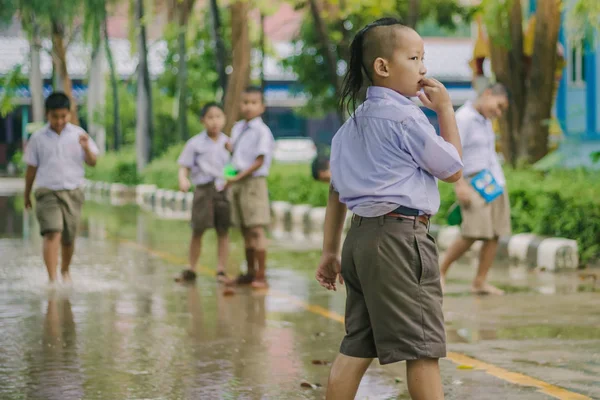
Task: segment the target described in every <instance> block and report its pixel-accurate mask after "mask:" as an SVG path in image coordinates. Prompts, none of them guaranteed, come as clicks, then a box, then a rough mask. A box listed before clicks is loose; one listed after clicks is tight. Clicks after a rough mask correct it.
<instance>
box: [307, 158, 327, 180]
mask: <svg viewBox="0 0 600 400" xmlns="http://www.w3.org/2000/svg"><path fill="white" fill-rule="evenodd" d="M328 169H329V158H327V157H325V156H322V155H320V156H317V157H315V159H314V160H313V162H312V164H311V173H312V177H313V179H314V180H316V181H318V180H319V172H322V171H327V170H328Z"/></svg>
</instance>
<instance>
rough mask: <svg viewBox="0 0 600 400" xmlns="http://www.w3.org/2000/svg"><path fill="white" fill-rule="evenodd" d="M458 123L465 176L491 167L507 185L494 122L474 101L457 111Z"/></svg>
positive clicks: (495, 175)
mask: <svg viewBox="0 0 600 400" xmlns="http://www.w3.org/2000/svg"><path fill="white" fill-rule="evenodd" d="M456 124H457V125H458V132H459V134H460V141H461V143H462V148H463V163H464V165H465V168H464V170H463V176H465V177H470V176H472V175H475V174H477V173H478V172H480V171H483V170H484V169H489V170H490V172H491V173H492V176H493V177H494V179H495V180H496V182H498V184H499V185H500V186H506V178H505V177H504V172H503V171H502V166H501V165H500V160H499V159H498V154H497V153H496V135H495V133H494V129H493V128H492V122H491V121H490V120H489V119H487V118H485V117H484V116H483V115H481V114H480V113H479V112H478V111H477V110H476V109H475V107H473V103H472V102H470V101H469V102H467V103H465V105H463V106H462V107H461V108H459V109H458V110H457V111H456Z"/></svg>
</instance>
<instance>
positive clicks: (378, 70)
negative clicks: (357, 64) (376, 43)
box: [373, 57, 390, 78]
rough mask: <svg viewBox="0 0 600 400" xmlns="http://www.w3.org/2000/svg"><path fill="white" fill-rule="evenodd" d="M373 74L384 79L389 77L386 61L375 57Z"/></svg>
mask: <svg viewBox="0 0 600 400" xmlns="http://www.w3.org/2000/svg"><path fill="white" fill-rule="evenodd" d="M373 72H374V73H375V74H377V75H379V76H382V77H384V78H387V77H388V76H390V72H389V69H388V62H387V60H386V59H384V58H381V57H377V58H376V59H375V61H373Z"/></svg>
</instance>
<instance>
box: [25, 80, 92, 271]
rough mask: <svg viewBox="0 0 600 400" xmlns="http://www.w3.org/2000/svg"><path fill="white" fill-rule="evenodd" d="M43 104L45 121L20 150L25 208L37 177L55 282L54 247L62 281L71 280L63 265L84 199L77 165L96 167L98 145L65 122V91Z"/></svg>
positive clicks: (40, 215) (46, 258) (68, 105)
mask: <svg viewBox="0 0 600 400" xmlns="http://www.w3.org/2000/svg"><path fill="white" fill-rule="evenodd" d="M45 106H46V118H47V119H48V124H47V125H46V126H44V127H43V128H42V129H40V130H39V131H37V132H35V133H34V134H33V135H32V136H31V139H30V140H29V143H28V144H27V148H26V150H25V163H26V164H27V172H26V175H25V208H27V209H31V208H32V202H31V191H32V187H33V182H34V180H35V179H36V178H37V189H36V191H35V194H34V196H35V200H36V205H35V211H36V216H37V219H38V222H39V225H40V233H41V235H42V236H43V237H44V248H43V254H44V262H45V264H46V268H47V270H48V278H49V279H50V283H52V282H54V281H56V278H57V268H58V253H59V249H60V250H61V253H62V262H61V268H60V272H61V275H62V279H63V281H64V282H71V275H70V272H69V267H70V265H71V258H72V257H73V252H74V251H75V237H76V235H77V226H78V224H79V218H80V216H81V208H82V206H83V201H84V193H83V190H82V188H81V186H82V185H83V180H84V176H85V169H84V166H83V164H84V163H86V164H87V165H90V166H94V165H96V156H97V154H98V147H97V146H96V144H95V143H94V141H93V140H92V139H91V138H90V137H89V136H88V135H87V133H86V132H85V131H84V130H83V129H81V128H80V127H78V126H75V125H72V124H71V123H70V122H69V121H70V120H71V102H70V100H69V97H67V95H66V94H64V93H62V92H54V93H52V94H51V95H50V96H48V98H47V99H46V104H45Z"/></svg>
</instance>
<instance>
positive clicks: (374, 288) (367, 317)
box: [340, 216, 446, 364]
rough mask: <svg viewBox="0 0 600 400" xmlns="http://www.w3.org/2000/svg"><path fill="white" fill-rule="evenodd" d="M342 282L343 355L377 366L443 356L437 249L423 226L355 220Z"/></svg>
mask: <svg viewBox="0 0 600 400" xmlns="http://www.w3.org/2000/svg"><path fill="white" fill-rule="evenodd" d="M342 276H343V278H344V281H345V286H346V291H347V298H346V317H345V325H346V336H345V337H344V339H343V341H342V344H341V346H340V352H341V353H342V354H345V355H347V356H350V357H359V358H379V362H380V363H381V364H390V363H394V362H398V361H403V360H417V359H425V358H441V357H445V356H446V332H445V329H444V315H443V313H442V299H443V297H442V289H441V285H440V270H439V264H438V253H437V247H436V244H435V239H434V238H433V237H432V236H431V235H429V233H428V228H427V226H425V225H424V224H423V223H422V222H419V221H413V220H409V219H400V218H395V217H389V216H385V217H384V216H382V217H375V218H362V217H358V216H354V217H353V218H352V224H351V227H350V230H349V231H348V235H347V236H346V240H345V241H344V246H343V249H342Z"/></svg>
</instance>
